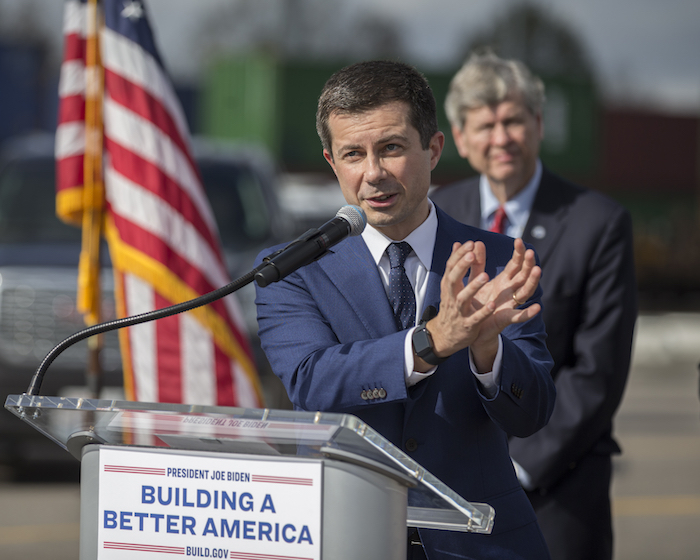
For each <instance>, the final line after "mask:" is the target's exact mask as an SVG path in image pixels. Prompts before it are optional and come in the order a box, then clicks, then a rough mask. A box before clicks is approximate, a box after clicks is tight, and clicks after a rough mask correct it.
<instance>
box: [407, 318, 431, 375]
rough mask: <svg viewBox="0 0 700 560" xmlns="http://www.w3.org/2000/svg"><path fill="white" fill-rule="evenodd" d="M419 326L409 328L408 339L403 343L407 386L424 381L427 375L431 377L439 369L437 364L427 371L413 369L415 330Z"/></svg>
mask: <svg viewBox="0 0 700 560" xmlns="http://www.w3.org/2000/svg"><path fill="white" fill-rule="evenodd" d="M417 328H418V327H413V328H412V329H409V330H408V333H407V334H406V339H405V341H404V345H403V355H404V360H403V363H404V368H403V369H404V378H405V380H406V387H413V385H415V384H416V383H418V382H419V381H422V380H423V379H425V378H426V377H430V376H431V375H433V373H435V371H436V370H437V366H435V367H432V368H430V369H429V370H428V371H426V372H421V371H413V366H414V365H415V364H414V362H413V331H415V330H416V329H417Z"/></svg>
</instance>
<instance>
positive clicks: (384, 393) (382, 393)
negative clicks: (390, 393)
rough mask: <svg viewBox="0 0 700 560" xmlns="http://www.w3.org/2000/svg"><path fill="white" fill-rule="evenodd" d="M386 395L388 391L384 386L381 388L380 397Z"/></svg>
mask: <svg viewBox="0 0 700 560" xmlns="http://www.w3.org/2000/svg"><path fill="white" fill-rule="evenodd" d="M384 397H386V391H385V390H384V387H382V388H381V389H379V398H380V399H383V398H384Z"/></svg>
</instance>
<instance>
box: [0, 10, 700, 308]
mask: <svg viewBox="0 0 700 560" xmlns="http://www.w3.org/2000/svg"><path fill="white" fill-rule="evenodd" d="M62 4H63V3H62V2H60V1H59V0H0V84H2V87H1V88H0V140H3V139H6V138H9V137H11V136H13V135H16V134H18V133H20V132H23V131H26V130H28V129H35V128H41V129H46V130H52V128H53V127H54V126H55V122H56V107H57V101H56V98H57V96H56V88H57V80H58V72H59V65H60V60H61V56H62V35H61V19H62V8H63V6H62ZM147 8H148V10H149V12H150V16H151V23H152V26H153V28H154V32H155V34H156V40H157V41H158V43H159V46H160V51H161V54H162V57H163V59H164V62H165V65H166V67H167V68H168V70H169V72H170V74H171V76H172V79H173V81H174V82H175V84H176V87H177V89H178V92H179V94H180V97H181V100H182V103H183V105H184V107H185V110H186V113H187V116H188V118H189V121H190V125H191V128H192V130H193V132H194V133H197V134H203V135H206V136H213V137H217V138H224V139H235V140H244V141H246V142H255V143H260V144H263V145H264V146H265V147H266V148H267V149H268V150H269V151H270V153H271V154H272V156H273V158H274V160H275V162H276V164H277V165H278V167H279V170H280V171H281V172H284V173H292V174H294V175H293V176H291V177H289V176H285V177H283V178H284V179H286V180H288V181H289V182H292V183H293V184H294V185H302V186H304V185H306V186H311V185H315V184H326V183H327V182H328V181H330V180H331V179H332V178H331V177H330V176H329V175H328V169H327V165H326V163H325V161H324V160H323V158H322V157H321V155H320V147H319V142H318V139H317V137H316V133H315V130H314V126H313V122H314V109H315V100H316V96H317V94H318V91H319V89H320V87H321V86H322V84H323V82H324V81H325V79H326V78H327V77H328V76H329V75H330V73H331V72H332V71H334V70H336V69H338V68H339V67H341V66H343V65H345V64H347V63H351V62H355V61H358V60H363V59H368V58H377V57H390V58H398V59H401V60H404V61H406V62H409V63H412V64H415V65H416V66H417V67H418V68H419V69H420V70H421V71H422V72H424V73H425V74H426V76H427V77H428V79H429V80H430V83H431V85H432V87H433V88H434V91H435V94H436V97H437V99H438V104H439V105H442V101H443V99H444V95H445V92H446V88H447V84H448V82H449V79H450V77H451V76H452V74H453V73H454V71H455V70H456V69H457V68H458V67H459V65H460V64H461V63H462V62H463V60H464V59H465V57H466V55H467V53H468V52H469V51H470V50H471V49H472V48H473V47H476V46H479V45H491V46H492V47H493V48H494V49H495V50H496V51H497V52H498V53H499V54H500V55H502V56H506V57H516V58H519V59H522V60H524V61H525V62H526V63H527V64H528V65H529V66H530V67H531V68H533V69H534V70H535V71H536V72H537V73H539V74H540V75H541V77H542V78H543V79H544V80H545V82H546V86H547V105H546V111H545V129H546V135H545V141H544V145H543V153H542V156H543V160H544V161H545V163H546V164H547V165H548V166H549V167H550V168H552V169H553V170H555V171H556V172H558V173H560V174H562V175H564V176H565V177H568V178H570V179H572V180H575V181H578V182H580V183H583V184H584V185H587V186H590V187H592V188H595V189H598V190H601V191H604V192H606V193H608V194H610V195H612V196H613V197H615V198H617V199H618V200H620V201H621V202H622V203H623V204H624V205H625V206H627V207H628V208H629V209H630V211H631V212H632V214H633V216H634V221H635V234H636V244H637V253H636V259H637V268H638V273H639V283H640V291H641V296H642V302H643V305H644V306H645V308H648V309H666V308H669V307H673V308H674V309H687V308H688V306H692V307H693V308H697V307H700V297H698V295H697V292H698V287H699V286H700V252H699V251H697V248H698V247H700V234H699V233H698V226H697V224H698V223H699V222H698V215H699V214H700V201H699V193H700V167H699V164H698V162H699V161H700V127H699V125H698V123H699V119H700V58H699V57H698V56H697V53H698V52H700V33H698V32H697V29H698V24H699V23H700V3H698V2H697V1H696V0H669V2H665V3H659V2H654V1H652V0H608V1H603V0H590V1H588V2H579V1H575V0H557V1H554V0H530V1H528V2H522V1H517V0H471V1H470V2H464V1H463V0H433V1H431V2H430V3H426V2H421V1H419V0H383V1H382V2H372V1H370V0H355V1H354V2H341V1H340V0H203V1H200V2H191V1H188V0H151V1H150V2H147ZM440 112H441V115H440V118H441V123H440V124H441V127H442V129H443V130H448V128H447V122H446V119H445V118H444V114H442V110H441V111H440ZM446 146H447V149H446V150H445V154H444V156H443V158H442V161H441V162H440V165H439V166H438V168H437V170H436V173H435V176H434V181H435V182H436V183H437V184H440V183H445V182H449V181H451V180H454V179H456V178H461V177H464V176H465V175H466V174H468V173H469V172H470V170H469V169H468V167H467V166H466V164H465V162H464V161H463V160H461V159H459V158H458V156H457V154H456V151H455V149H454V146H453V145H452V142H451V141H450V142H447V144H446ZM335 202H336V199H333V198H332V197H331V200H330V203H335ZM341 202H342V201H341ZM289 204H290V205H292V206H293V207H291V208H292V209H293V210H294V209H296V206H294V202H290V203H289ZM299 210H300V212H303V211H307V212H309V211H310V210H309V209H306V210H304V209H303V208H302V209H299Z"/></svg>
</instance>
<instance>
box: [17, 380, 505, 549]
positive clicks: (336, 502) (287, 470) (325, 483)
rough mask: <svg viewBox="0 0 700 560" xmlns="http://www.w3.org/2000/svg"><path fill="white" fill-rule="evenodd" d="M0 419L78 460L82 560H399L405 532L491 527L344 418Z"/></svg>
mask: <svg viewBox="0 0 700 560" xmlns="http://www.w3.org/2000/svg"><path fill="white" fill-rule="evenodd" d="M5 408H7V409H8V410H10V411H11V412H12V413H14V414H15V415H16V416H18V417H19V418H20V419H22V420H23V421H25V422H28V423H29V424H31V425H32V426H33V427H34V428H35V429H37V430H38V431H40V432H41V433H43V434H44V435H45V436H46V437H48V438H49V439H51V440H53V441H54V442H55V443H56V444H58V445H59V446H61V447H63V448H64V449H66V450H67V451H68V452H70V453H71V454H72V455H73V456H74V457H76V458H77V459H78V460H80V461H81V492H80V494H81V497H80V505H81V512H80V558H81V560H88V559H90V560H92V559H101V560H102V559H104V560H109V559H125V558H133V557H136V558H141V557H143V558H149V559H153V560H157V559H158V558H172V557H173V555H175V556H190V557H201V558H235V559H240V560H279V559H288V560H308V559H321V558H323V559H325V560H345V559H356V558H360V557H361V558H364V559H367V560H372V559H377V560H379V559H381V560H387V559H389V560H392V559H396V560H405V558H406V541H407V532H406V528H407V526H409V527H419V528H428V529H440V530H448V531H465V532H475V533H486V534H488V533H490V532H491V529H492V527H493V520H494V515H495V512H494V510H493V508H492V507H491V506H489V505H488V504H483V503H471V502H468V501H466V500H465V499H464V498H463V497H461V496H459V495H458V494H457V493H455V492H454V491H452V490H451V489H450V488H448V487H447V486H446V485H445V484H444V483H442V482H441V481H440V480H438V479H437V478H436V477H435V476H433V475H432V474H431V473H429V472H428V471H426V470H425V469H424V468H423V467H422V466H421V465H419V464H418V463H416V462H415V461H414V460H413V459H411V458H410V457H409V456H408V455H406V454H405V453H403V452H402V451H401V450H400V449H398V448H397V447H395V446H394V445H392V444H391V443H390V442H389V441H388V440H386V439H385V438H384V437H382V436H381V435H380V434H379V433H377V432H376V431H375V430H373V429H372V428H371V427H370V426H368V425H367V424H365V423H364V422H362V421H361V420H360V419H359V418H357V417H355V416H352V415H349V414H334V413H326V412H316V413H312V412H298V411H288V410H272V409H245V408H232V407H219V406H191V405H179V404H162V403H143V402H128V401H115V400H98V399H82V398H60V397H49V396H29V395H26V394H24V395H10V396H8V397H7V400H6V403H5ZM135 553H136V556H134V554H135ZM141 553H143V555H142V554H141Z"/></svg>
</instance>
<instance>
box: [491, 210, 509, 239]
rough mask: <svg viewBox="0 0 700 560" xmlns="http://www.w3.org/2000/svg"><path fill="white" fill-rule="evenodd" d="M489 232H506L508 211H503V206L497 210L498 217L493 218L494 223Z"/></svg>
mask: <svg viewBox="0 0 700 560" xmlns="http://www.w3.org/2000/svg"><path fill="white" fill-rule="evenodd" d="M489 231H493V232H495V233H505V232H506V211H505V210H504V209H503V206H499V207H498V210H496V215H495V216H494V217H493V223H492V224H491V229H490V230H489Z"/></svg>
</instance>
